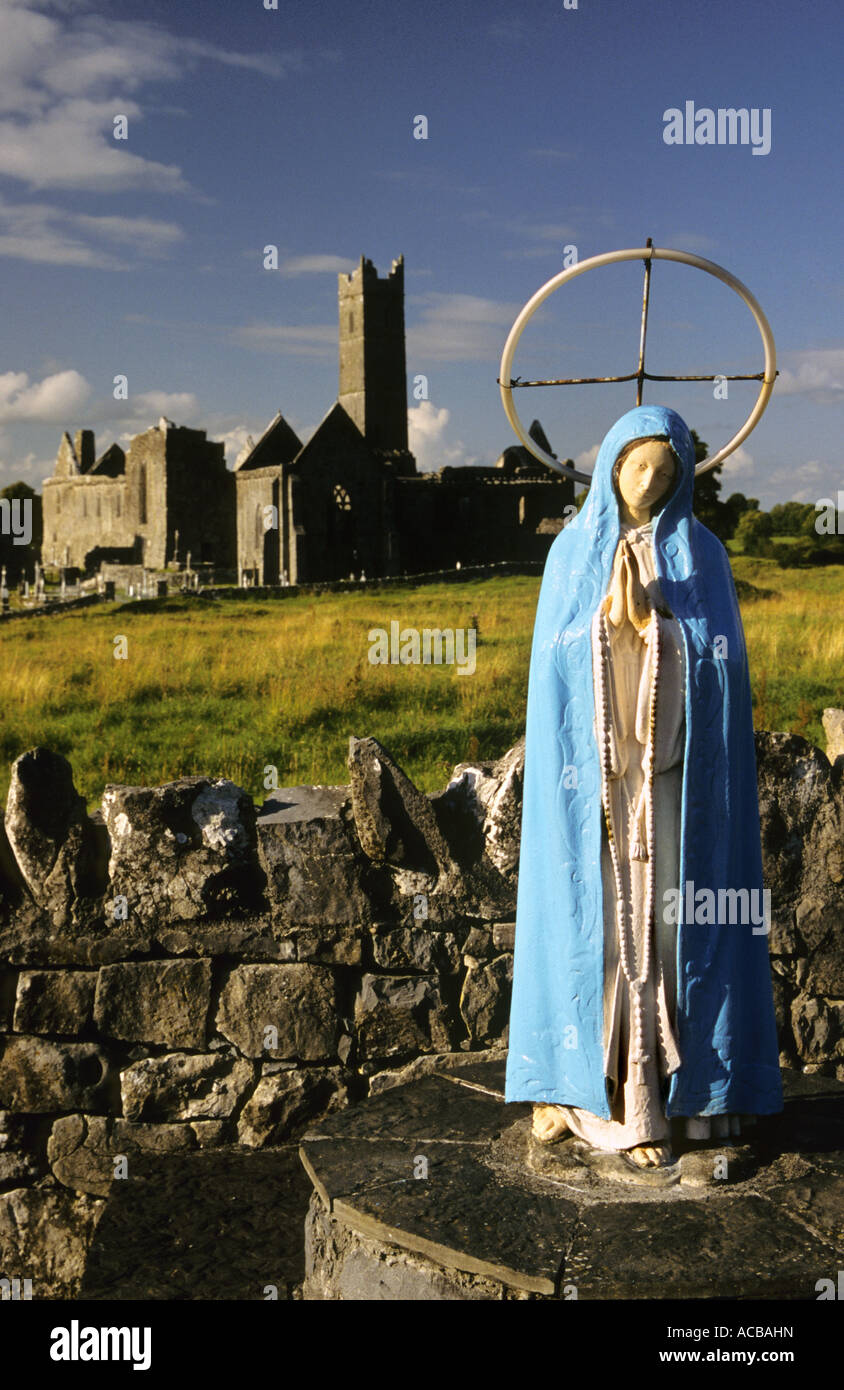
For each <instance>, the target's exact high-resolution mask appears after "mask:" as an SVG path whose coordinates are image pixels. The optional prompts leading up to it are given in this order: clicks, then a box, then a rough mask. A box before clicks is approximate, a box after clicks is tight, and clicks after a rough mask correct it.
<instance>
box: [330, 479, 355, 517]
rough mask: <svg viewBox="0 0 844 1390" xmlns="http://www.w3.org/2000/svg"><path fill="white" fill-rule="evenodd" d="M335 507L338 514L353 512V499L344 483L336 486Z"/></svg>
mask: <svg viewBox="0 0 844 1390" xmlns="http://www.w3.org/2000/svg"><path fill="white" fill-rule="evenodd" d="M334 505H335V506H336V508H337V510H338V512H350V511H351V510H352V499H351V497H350V496H349V494H348V492H347V491H346V489H345V488H344V487H343V484H342V483H335V484H334Z"/></svg>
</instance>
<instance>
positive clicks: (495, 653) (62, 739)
mask: <svg viewBox="0 0 844 1390" xmlns="http://www.w3.org/2000/svg"><path fill="white" fill-rule="evenodd" d="M733 568H734V571H735V574H736V577H737V578H741V579H743V580H745V581H748V582H749V583H751V584H753V585H754V586H756V587H757V588H762V589H766V590H770V591H772V592H771V596H770V597H768V598H765V599H754V598H751V599H749V600H747V599H746V600H743V602H742V612H743V616H744V621H745V628H746V632H747V639H748V648H749V652H750V663H751V674H752V679H753V688H754V702H755V718H756V724H757V727H759V728H770V729H783V730H791V731H793V732H796V733H801V734H803V735H804V736H805V737H807V738H809V739H811V740H812V741H813V742H816V743H819V744H820V745H821V747H823V732H822V728H821V711H822V710H823V708H824V707H825V706H827V705H841V704H844V691H842V671H844V624H842V606H844V605H843V604H842V598H844V570H842V569H841V568H840V567H833V566H830V567H829V568H826V569H818V570H794V571H791V570H781V569H779V568H778V566H777V565H776V564H775V563H774V562H773V561H768V560H755V559H748V558H744V557H739V558H736V559H734V560H733ZM539 583H540V580H539V577H538V576H537V577H529V576H507V577H501V578H495V579H488V580H483V581H481V580H478V581H469V582H467V583H464V584H460V585H455V584H445V585H430V586H423V587H420V588H418V589H411V590H408V589H406V588H403V587H396V588H393V589H389V588H383V589H381V590H380V591H378V592H361V593H348V594H330V593H326V594H321V595H318V596H312V595H298V596H296V597H295V598H290V599H284V600H278V601H270V602H266V603H260V602H259V603H257V604H253V603H250V602H248V601H241V600H225V601H216V602H214V601H210V600H202V599H197V600H191V601H185V600H184V599H178V598H174V599H172V600H168V601H166V602H164V603H161V604H158V603H149V604H139V603H138V604H129V605H125V606H121V605H119V604H109V605H107V606H100V607H97V608H94V609H87V610H86V609H82V610H79V611H78V612H68V613H66V614H63V615H60V616H53V617H37V618H31V619H28V620H20V621H17V622H14V623H9V624H8V625H7V626H5V627H4V628H3V629H2V633H0V659H2V663H3V673H4V674H3V693H4V700H3V717H2V721H1V722H0V755H2V756H0V779H2V786H0V796H2V797H4V798H5V794H6V790H7V788H8V765H9V764H10V763H11V762H12V760H13V759H14V758H15V757H17V756H18V754H20V753H22V752H23V751H24V750H25V749H27V748H31V747H33V746H34V745H35V744H42V745H44V746H46V747H48V748H51V749H53V750H55V751H56V752H60V753H63V754H64V755H65V756H66V757H67V758H68V759H69V760H70V762H71V764H72V765H73V770H74V776H75V780H76V785H77V787H78V789H79V790H80V791H81V792H82V794H83V795H84V797H85V798H86V801H87V802H88V804H89V806H91V807H93V806H95V805H97V804H98V803H99V801H100V798H101V796H102V790H103V787H104V785H105V784H106V783H107V782H118V783H129V784H144V785H148V786H155V785H158V784H160V783H161V782H166V781H169V780H172V779H173V778H176V777H180V776H185V775H187V774H191V773H210V774H212V775H214V776H223V777H229V778H231V780H232V781H234V782H236V783H237V784H238V785H239V786H242V787H244V788H245V789H246V791H248V792H249V793H250V795H252V796H253V797H255V798H256V799H257V800H263V798H264V797H265V795H266V791H265V787H264V769H265V768H266V767H267V766H268V765H273V766H275V767H276V768H277V769H278V783H279V785H281V786H285V785H296V784H299V783H334V782H345V781H347V780H348V773H347V769H346V754H347V750H348V739H349V735H350V734H356V735H357V736H358V737H364V736H366V735H369V734H371V735H374V736H375V737H376V738H378V739H380V740H381V742H383V743H384V744H385V745H386V746H387V747H388V748H389V749H390V751H391V752H392V753H393V755H394V756H395V757H396V758H397V759H398V761H399V762H400V763H401V765H402V766H403V767H404V769H405V771H406V772H407V773H408V775H409V776H410V777H412V778H413V780H414V781H415V782H416V783H417V785H418V786H420V787H421V788H422V789H423V790H425V791H433V790H435V789H436V788H438V787H442V786H443V785H444V784H445V783H446V781H447V780H448V777H449V776H450V774H451V771H452V768H453V767H454V764H455V763H458V762H461V761H465V760H467V759H473V758H482V759H493V758H497V757H500V756H501V754H502V753H504V752H505V751H506V750H507V749H508V748H509V747H511V746H512V744H513V743H514V742H515V741H516V739H518V738H519V736H520V735H521V734H522V732H523V730H524V720H525V704H526V694H527V673H528V663H529V658H530V643H531V634H532V630H533V619H534V613H535V609H536V599H537V595H538V592H539ZM473 617H474V618H475V619H476V624H475V625H476V626H477V628H478V648H477V669H476V672H475V674H474V675H472V676H468V675H467V676H461V675H459V674H458V671H457V668H456V667H455V666H433V665H429V666H424V665H417V666H404V665H396V666H392V665H387V666H374V665H371V664H370V662H369V661H368V651H369V647H370V643H369V640H368V636H367V634H368V632H369V630H370V629H371V628H374V627H383V628H387V629H388V630H389V625H390V621H391V619H397V620H398V621H399V623H400V625H401V627H402V628H405V627H413V628H419V629H422V628H425V627H441V628H460V627H462V628H468V627H470V626H472V625H473ZM120 634H122V635H125V636H126V637H127V638H128V659H127V660H125V661H121V660H115V658H114V655H113V652H114V641H113V639H114V638H115V636H117V635H120Z"/></svg>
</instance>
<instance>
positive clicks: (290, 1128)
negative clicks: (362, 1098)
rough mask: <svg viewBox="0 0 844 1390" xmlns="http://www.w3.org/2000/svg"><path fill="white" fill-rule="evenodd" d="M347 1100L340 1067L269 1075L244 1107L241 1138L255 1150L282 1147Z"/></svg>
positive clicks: (239, 1131)
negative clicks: (316, 1118) (299, 1130)
mask: <svg viewBox="0 0 844 1390" xmlns="http://www.w3.org/2000/svg"><path fill="white" fill-rule="evenodd" d="M347 1101H348V1093H347V1090H346V1086H345V1082H344V1079H343V1072H342V1070H341V1069H340V1067H318V1068H313V1067H309V1068H306V1069H299V1068H297V1069H296V1070H294V1071H282V1072H276V1073H271V1074H269V1075H267V1074H266V1073H265V1074H264V1075H262V1077H261V1079H260V1081H259V1082H258V1085H257V1086H256V1087H255V1090H254V1091H253V1093H252V1095H251V1096H250V1097H249V1100H248V1101H247V1102H246V1104H245V1106H244V1107H243V1110H242V1112H241V1115H240V1119H239V1120H238V1125H237V1137H238V1139H239V1141H240V1143H241V1144H248V1145H249V1147H250V1148H253V1149H260V1148H263V1147H264V1146H265V1145H267V1144H280V1143H281V1142H282V1140H284V1139H287V1138H289V1136H290V1135H291V1134H292V1133H293V1132H294V1130H296V1129H297V1128H298V1127H299V1126H301V1125H302V1124H304V1123H305V1122H306V1121H308V1120H311V1119H313V1117H314V1116H315V1115H318V1114H322V1113H324V1112H325V1111H326V1110H338V1109H340V1108H341V1107H342V1106H343V1105H345V1104H347Z"/></svg>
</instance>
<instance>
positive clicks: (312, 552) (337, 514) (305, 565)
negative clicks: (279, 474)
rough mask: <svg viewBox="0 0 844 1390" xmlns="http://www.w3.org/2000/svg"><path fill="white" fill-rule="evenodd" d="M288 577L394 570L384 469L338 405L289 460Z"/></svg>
mask: <svg viewBox="0 0 844 1390" xmlns="http://www.w3.org/2000/svg"><path fill="white" fill-rule="evenodd" d="M288 489H289V491H288V507H289V516H290V522H291V527H290V574H289V577H290V580H291V582H292V583H299V584H302V583H305V584H306V583H310V582H312V581H313V580H320V579H325V580H333V579H346V578H348V576H349V575H350V574H352V573H354V574H356V575H357V574H360V572H361V570H363V571H364V572H365V573H366V575H367V576H372V575H383V574H384V573H386V572H389V567H388V565H387V559H386V555H385V535H387V534H388V533H389V531H390V529H391V527H390V524H389V520H388V518H387V517H386V516H385V508H386V506H387V503H388V498H387V495H386V493H385V477H384V473H383V470H382V469H381V468H380V467H379V465H378V464H377V463H376V461H375V459H374V458H373V455H372V452H371V450H370V449H369V446H368V445H367V444H366V443H365V441H364V439H363V438H362V436H361V434H360V431H359V430H358V429H357V428H356V426H355V425H354V424H353V423H352V421H351V420H350V418H349V416H348V415H347V414H346V411H345V410H344V409H343V407H342V406H341V405H335V406H334V407H333V409H332V410H331V411H329V413H328V415H327V416H326V417H325V419H324V420H323V421H322V423H321V424H320V426H319V429H318V430H317V431H316V433H315V434H314V435H313V436H312V437H311V439H310V440H309V441H308V443H307V444H306V445H305V447H304V448H303V450H302V452H301V454H299V456H298V457H297V459H296V461H295V463H293V464H292V465H291V466H290V470H289V484H288Z"/></svg>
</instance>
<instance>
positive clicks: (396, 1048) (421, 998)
mask: <svg viewBox="0 0 844 1390" xmlns="http://www.w3.org/2000/svg"><path fill="white" fill-rule="evenodd" d="M355 1021H356V1024H357V1034H358V1049H359V1052H360V1056H361V1058H363V1059H365V1060H366V1061H373V1060H379V1059H383V1058H385V1057H396V1056H403V1055H407V1054H408V1053H412V1052H431V1051H432V1050H444V1049H445V1048H447V1047H448V1034H447V1031H446V1028H445V1024H444V1019H443V1011H442V1001H441V998H440V990H439V983H438V981H437V979H436V978H435V977H434V976H430V975H364V977H363V979H362V981H361V989H360V993H359V994H358V996H357V998H356V1000H355Z"/></svg>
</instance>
